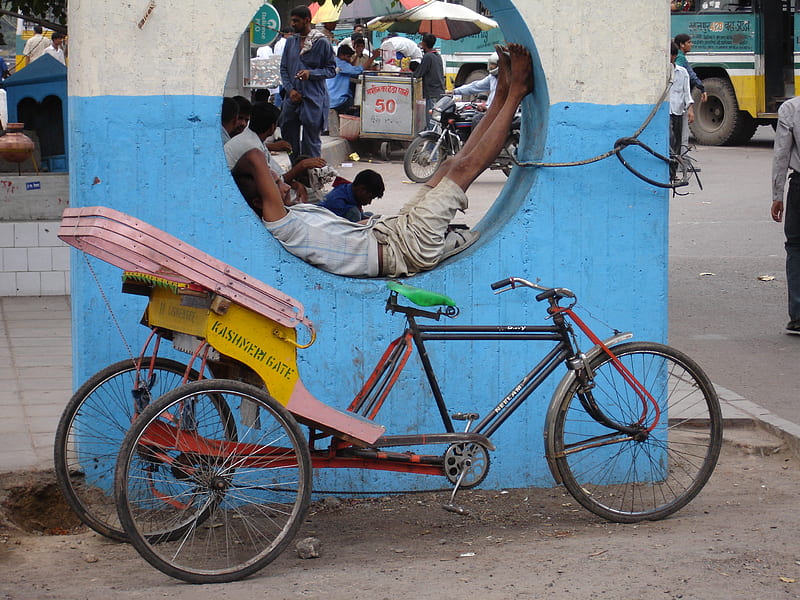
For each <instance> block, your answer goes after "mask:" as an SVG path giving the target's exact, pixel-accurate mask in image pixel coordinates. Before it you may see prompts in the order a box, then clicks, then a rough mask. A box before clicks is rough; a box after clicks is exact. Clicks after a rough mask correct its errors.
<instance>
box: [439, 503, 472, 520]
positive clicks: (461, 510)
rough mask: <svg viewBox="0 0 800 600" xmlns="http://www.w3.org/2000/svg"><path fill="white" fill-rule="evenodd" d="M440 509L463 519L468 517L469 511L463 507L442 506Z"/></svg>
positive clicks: (453, 505)
mask: <svg viewBox="0 0 800 600" xmlns="http://www.w3.org/2000/svg"><path fill="white" fill-rule="evenodd" d="M442 508H443V509H445V510H446V511H447V512H451V513H456V514H457V515H462V516H464V517H466V516H467V515H469V511H468V510H467V509H466V508H464V507H463V506H457V505H455V504H442Z"/></svg>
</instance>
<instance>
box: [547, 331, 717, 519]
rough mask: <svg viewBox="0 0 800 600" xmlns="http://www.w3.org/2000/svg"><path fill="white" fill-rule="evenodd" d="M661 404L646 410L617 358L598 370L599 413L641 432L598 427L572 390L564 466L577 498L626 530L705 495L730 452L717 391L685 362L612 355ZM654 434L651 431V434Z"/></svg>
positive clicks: (640, 352)
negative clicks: (723, 453)
mask: <svg viewBox="0 0 800 600" xmlns="http://www.w3.org/2000/svg"><path fill="white" fill-rule="evenodd" d="M612 350H613V352H614V354H615V355H616V356H617V357H618V358H619V360H620V361H621V363H622V364H623V365H624V366H625V367H626V368H627V369H628V371H630V373H631V374H633V376H634V377H635V378H636V379H637V380H638V381H639V382H640V383H641V384H642V385H644V387H645V388H646V389H647V390H648V392H649V393H650V395H651V396H652V397H653V398H654V399H655V401H656V402H657V403H658V406H659V409H660V415H659V416H658V419H657V420H656V411H655V410H654V409H653V407H652V405H649V406H646V407H645V406H644V405H643V401H642V399H641V397H640V396H639V395H637V393H636V392H635V391H634V389H633V388H632V387H631V386H630V385H629V384H628V383H627V382H626V381H625V380H624V379H623V376H622V375H621V373H620V371H619V370H617V368H616V367H615V366H614V364H613V362H612V360H611V358H610V357H609V356H608V355H606V354H602V355H600V356H598V357H596V358H595V359H594V360H593V361H592V364H591V367H592V369H593V370H594V383H595V387H594V388H593V389H592V390H591V395H592V396H593V398H594V401H595V402H596V404H597V406H598V407H599V409H600V410H601V411H602V412H603V413H604V414H605V415H606V416H607V417H609V418H610V419H612V420H613V421H614V422H616V423H620V424H623V425H637V424H639V426H640V428H641V430H642V431H641V432H640V433H639V434H636V435H633V436H631V435H626V434H622V433H619V432H618V431H616V430H612V429H610V428H609V427H606V426H604V425H602V424H600V423H598V422H597V421H596V420H595V419H593V418H592V417H591V416H590V415H589V414H588V413H587V408H586V407H585V405H584V403H582V401H581V397H580V396H581V394H580V393H579V387H580V384H579V383H578V382H577V381H576V382H575V383H573V385H572V386H571V387H570V389H568V390H567V393H566V394H565V395H564V397H563V398H562V400H561V402H560V407H559V410H558V412H557V415H556V423H555V439H554V448H555V453H556V456H555V458H556V465H557V467H558V471H559V473H560V474H561V477H562V481H563V483H564V485H565V486H566V488H567V490H568V491H569V493H570V494H571V495H572V496H573V497H574V498H575V499H576V500H577V501H578V502H580V504H581V505H583V506H584V507H585V508H586V509H588V510H590V511H591V512H593V513H595V514H597V515H599V516H601V517H603V518H605V519H608V520H610V521H617V522H620V523H635V522H637V521H642V520H645V519H649V520H657V519H662V518H664V517H666V516H668V515H670V514H672V513H674V512H675V511H677V510H679V509H680V508H682V507H683V506H685V505H686V504H687V503H688V502H689V501H690V500H691V499H692V498H694V497H695V496H696V495H697V494H698V492H700V490H701V489H702V488H703V486H704V485H705V483H706V482H707V481H708V478H709V477H710V476H711V473H712V471H713V470H714V467H715V466H716V463H717V458H718V457H719V452H720V447H721V445H722V414H721V412H720V407H719V400H718V398H717V394H716V392H715V391H714V387H713V385H712V384H711V382H710V381H709V379H708V377H707V376H706V375H705V373H704V372H703V371H702V369H701V368H700V367H699V366H698V365H697V364H696V363H695V362H694V361H693V360H692V359H690V358H689V357H688V356H686V355H685V354H683V353H681V352H679V351H677V350H675V349H673V348H670V347H669V346H664V345H661V344H656V343H651V342H631V343H627V344H621V345H619V346H615V347H614V348H612ZM648 430H649V431H648Z"/></svg>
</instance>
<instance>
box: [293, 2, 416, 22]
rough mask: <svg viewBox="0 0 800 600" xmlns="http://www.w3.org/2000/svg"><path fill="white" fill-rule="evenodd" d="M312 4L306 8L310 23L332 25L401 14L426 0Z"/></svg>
mask: <svg viewBox="0 0 800 600" xmlns="http://www.w3.org/2000/svg"><path fill="white" fill-rule="evenodd" d="M333 2H334V0H323V2H322V3H321V4H320V3H319V2H313V3H312V4H310V5H309V6H308V8H309V9H310V10H311V22H312V23H332V22H333V21H343V20H358V19H371V18H372V17H376V16H378V15H390V14H394V13H401V12H404V11H406V10H408V9H409V8H414V7H415V6H419V5H421V4H425V2H426V0H352V1H351V2H350V3H347V1H346V0H341V2H339V3H338V4H334V3H333Z"/></svg>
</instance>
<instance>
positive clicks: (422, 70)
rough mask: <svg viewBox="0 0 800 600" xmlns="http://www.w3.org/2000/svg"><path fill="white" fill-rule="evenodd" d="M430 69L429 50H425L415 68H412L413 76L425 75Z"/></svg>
mask: <svg viewBox="0 0 800 600" xmlns="http://www.w3.org/2000/svg"><path fill="white" fill-rule="evenodd" d="M430 70H431V59H430V52H426V53H425V54H423V55H422V61H420V63H419V65H418V66H417V68H416V69H415V70H414V77H417V78H420V77H425V75H427V74H428V73H429V72H430Z"/></svg>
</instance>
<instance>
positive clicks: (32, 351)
mask: <svg viewBox="0 0 800 600" xmlns="http://www.w3.org/2000/svg"><path fill="white" fill-rule="evenodd" d="M0 319H2V337H1V338H0V440H2V442H3V448H4V449H3V451H2V453H0V473H2V472H8V471H16V470H31V469H49V468H51V467H52V464H53V438H54V437H55V431H56V427H57V425H58V419H59V417H60V416H61V411H62V410H63V409H64V406H65V405H66V403H67V401H68V400H69V398H70V396H71V395H72V346H71V332H70V320H71V319H70V299H69V297H67V296H43V297H38V298H35V297H34V298H30V297H0ZM101 366H105V365H101ZM99 368H100V367H98V370H99ZM717 392H718V393H719V395H720V399H721V401H722V410H723V415H724V417H725V421H726V424H728V425H752V424H754V423H755V424H758V425H760V426H763V427H764V428H766V429H768V430H769V431H770V432H772V433H773V434H775V435H778V436H779V437H781V438H783V439H784V441H786V442H787V444H789V445H790V447H791V448H792V450H793V451H794V452H795V454H797V455H800V426H798V425H796V424H794V423H790V422H788V421H786V420H784V419H781V418H779V417H777V416H776V415H774V414H771V413H770V412H768V411H767V410H765V409H763V408H761V407H760V406H758V405H757V404H754V403H753V402H750V401H748V400H746V399H745V398H742V397H741V396H739V395H738V394H736V393H735V392H732V391H730V390H727V389H725V388H723V387H720V386H717Z"/></svg>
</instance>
